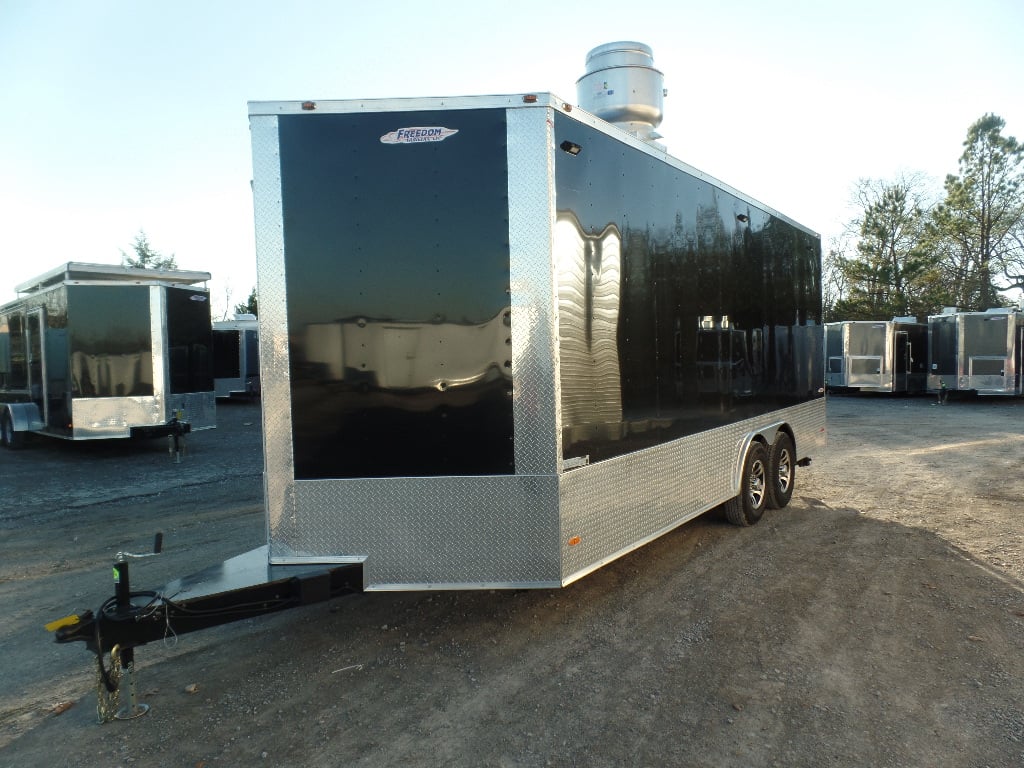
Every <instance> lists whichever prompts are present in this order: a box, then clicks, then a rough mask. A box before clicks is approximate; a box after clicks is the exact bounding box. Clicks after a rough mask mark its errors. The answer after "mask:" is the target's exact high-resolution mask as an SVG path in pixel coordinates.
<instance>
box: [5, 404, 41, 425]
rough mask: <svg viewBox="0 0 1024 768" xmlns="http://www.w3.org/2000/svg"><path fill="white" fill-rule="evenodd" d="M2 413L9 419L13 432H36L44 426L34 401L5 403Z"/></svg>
mask: <svg viewBox="0 0 1024 768" xmlns="http://www.w3.org/2000/svg"><path fill="white" fill-rule="evenodd" d="M4 413H6V414H7V417H8V418H9V419H10V420H11V426H12V427H13V429H14V431H15V432H36V431H38V430H40V429H42V428H43V427H45V426H46V425H45V424H44V423H43V416H42V414H40V413H39V406H38V405H36V404H35V403H7V404H5V405H4Z"/></svg>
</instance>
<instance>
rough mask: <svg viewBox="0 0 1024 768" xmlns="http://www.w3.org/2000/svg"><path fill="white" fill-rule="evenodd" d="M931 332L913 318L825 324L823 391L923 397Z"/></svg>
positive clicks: (925, 325) (845, 321)
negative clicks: (920, 395)
mask: <svg viewBox="0 0 1024 768" xmlns="http://www.w3.org/2000/svg"><path fill="white" fill-rule="evenodd" d="M927 349H928V326H927V324H925V323H919V322H917V320H916V319H915V318H912V317H910V318H901V317H894V318H893V319H892V320H884V321H882V320H880V321H874V320H844V321H842V322H838V323H825V359H826V365H827V366H828V367H827V369H826V371H825V386H826V387H828V389H829V390H831V391H842V390H858V391H861V392H891V393H895V394H901V393H902V394H914V393H919V392H924V391H925V387H926V384H927V380H926V377H927V360H928V352H927Z"/></svg>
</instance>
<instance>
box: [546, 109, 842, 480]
mask: <svg viewBox="0 0 1024 768" xmlns="http://www.w3.org/2000/svg"><path fill="white" fill-rule="evenodd" d="M555 130H556V139H555V144H556V146H559V147H560V146H561V145H562V144H563V143H564V142H569V144H574V145H577V146H579V147H580V151H579V153H578V154H576V155H573V154H570V153H569V152H566V151H556V208H557V211H558V216H559V218H560V219H566V220H570V221H574V222H575V224H574V226H575V227H576V229H577V231H578V233H579V237H580V239H581V240H584V241H585V240H586V239H587V238H595V237H598V236H599V234H600V233H607V232H608V231H610V230H614V231H615V232H616V236H617V238H618V239H619V240H620V241H621V265H620V276H619V280H618V283H619V291H620V294H619V297H618V306H617V310H616V308H615V307H614V306H613V304H612V303H611V302H610V300H609V299H608V297H604V298H603V299H602V302H603V304H601V306H602V307H603V311H604V312H605V313H606V314H609V313H611V312H614V311H617V315H618V316H617V334H616V336H615V338H614V340H613V343H615V344H616V345H617V353H618V375H619V377H620V391H621V421H622V423H621V424H620V425H618V428H615V425H611V424H607V425H605V426H604V427H603V428H602V427H600V426H599V425H596V424H595V423H593V422H594V421H595V418H597V419H608V418H609V414H608V411H607V409H604V410H602V408H601V406H600V405H599V404H597V403H594V404H592V407H588V406H587V404H582V406H581V404H580V403H567V402H566V399H567V393H568V392H570V390H571V389H572V388H571V386H567V385H571V382H570V381H567V378H569V377H571V376H572V375H574V372H573V371H572V370H567V369H566V367H565V365H564V363H563V370H562V392H563V414H570V415H571V414H574V413H575V414H578V415H577V416H576V417H575V418H569V419H565V421H564V423H563V452H564V454H565V456H566V457H569V456H580V455H588V456H589V457H590V460H591V461H595V460H600V459H603V458H608V457H610V456H615V455H618V454H621V453H626V452H629V451H633V450H637V449H639V448H643V447H646V446H650V445H655V444H657V443H661V442H665V441H667V440H670V439H673V438H676V437H680V436H684V435H688V434H693V433H695V432H698V431H701V430H704V429H708V428H710V427H714V426H718V425H721V424H725V423H731V422H735V421H739V420H742V419H745V418H748V417H751V416H755V415H758V414H763V413H767V412H769V411H772V410H775V409H777V408H780V407H783V406H788V405H793V404H796V403H800V402H803V401H806V400H809V399H813V398H817V397H821V396H822V393H823V386H824V382H823V375H824V374H823V371H824V368H823V358H822V344H823V329H822V326H821V288H820V286H821V245H820V240H819V239H818V238H817V237H813V236H811V235H809V234H808V233H806V232H805V231H803V230H801V229H799V228H797V227H795V226H793V225H792V224H791V223H789V222H788V221H786V220H783V219H781V218H778V217H776V216H773V215H771V214H769V213H768V212H766V211H763V210H761V209H759V208H756V207H754V206H752V205H751V204H750V203H748V202H746V201H744V200H742V199H740V198H738V197H736V196H734V195H732V194H730V193H728V192H726V191H723V190H721V189H718V188H716V187H715V186H714V185H712V184H710V183H709V182H707V181H703V180H701V179H699V178H696V177H694V176H692V175H690V174H688V173H685V172H683V171H681V170H679V169H676V168H674V167H673V166H671V165H668V164H667V163H664V162H662V161H660V160H658V159H656V158H653V157H651V156H649V155H647V154H645V153H643V152H640V151H638V150H636V149H633V148H631V147H629V146H626V145H624V144H623V143H621V142H619V141H616V140H615V139H613V138H611V137H609V136H607V135H605V134H603V133H601V132H600V131H597V130H595V129H593V128H590V127H589V126H586V125H583V124H581V123H578V122H576V121H575V120H573V119H571V118H569V117H566V116H564V115H561V114H556V120H555ZM569 144H566V146H567V147H568V146H569ZM781 164H782V161H781V160H780V165H781ZM586 247H587V248H592V246H590V245H587V246H586ZM588 253H589V252H588ZM588 258H590V256H588ZM596 274H597V272H596V271H595V270H594V269H591V270H590V271H589V272H588V277H587V281H589V280H592V279H594V276H595V275H596ZM586 301H587V300H586V299H584V303H586ZM589 306H591V307H597V306H598V304H597V303H596V300H594V301H592V302H591V304H590V305H589ZM587 311H588V310H587V309H586V307H584V311H583V314H584V315H586V314H587ZM591 311H592V310H591ZM722 318H727V322H725V323H723V321H722ZM597 319H598V318H596V317H594V316H591V317H590V319H589V320H585V324H586V323H590V324H593V323H594V322H596V320H597ZM573 320H574V321H575V320H576V318H573ZM559 336H560V338H561V339H562V343H563V358H565V357H566V351H565V349H564V345H565V343H566V342H565V340H566V339H568V338H571V336H572V333H571V330H570V329H561V330H560V333H559ZM591 343H592V344H594V349H593V350H592V354H593V357H594V359H595V360H598V359H599V357H600V354H601V353H600V351H599V350H597V348H596V341H594V340H591ZM606 368H607V366H606ZM580 391H581V389H580V388H576V390H575V392H576V393H578V392H580ZM591 391H594V392H600V393H602V394H601V396H605V391H604V390H601V389H597V388H591ZM571 396H572V397H578V396H579V395H578V394H572V395H571ZM595 414H597V416H596V417H595Z"/></svg>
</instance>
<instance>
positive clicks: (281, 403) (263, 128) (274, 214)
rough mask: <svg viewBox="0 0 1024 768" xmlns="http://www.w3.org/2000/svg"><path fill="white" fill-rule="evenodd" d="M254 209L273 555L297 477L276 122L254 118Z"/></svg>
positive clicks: (289, 510)
mask: <svg viewBox="0 0 1024 768" xmlns="http://www.w3.org/2000/svg"><path fill="white" fill-rule="evenodd" d="M249 123H250V131H251V133H252V166H253V208H254V209H255V220H256V267H257V269H256V274H257V281H258V292H259V297H260V312H259V344H260V386H261V389H262V395H261V397H262V401H263V456H264V476H263V482H264V493H265V500H264V504H265V506H266V513H267V532H268V538H269V540H270V545H271V547H270V548H271V552H272V553H273V551H274V549H275V546H276V540H277V539H278V538H279V536H280V535H281V531H282V530H283V526H284V522H285V520H286V519H288V518H293V517H294V514H295V509H294V495H293V493H292V489H291V486H292V484H293V478H294V477H295V472H294V462H293V459H292V423H291V413H292V409H291V389H290V387H289V375H288V371H289V359H288V305H287V291H286V285H285V261H284V220H283V217H284V213H283V209H282V201H281V159H280V150H279V148H278V118H277V117H276V116H253V117H250V119H249Z"/></svg>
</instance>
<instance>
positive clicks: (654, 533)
mask: <svg viewBox="0 0 1024 768" xmlns="http://www.w3.org/2000/svg"><path fill="white" fill-rule="evenodd" d="M780 422H787V423H789V424H790V426H791V427H792V428H793V432H794V436H795V438H796V440H795V442H796V450H797V455H798V456H800V457H805V456H809V455H810V454H811V453H813V452H814V451H815V450H816V449H818V448H820V447H823V446H824V439H825V433H824V427H825V399H824V398H818V399H816V400H813V401H810V402H808V403H803V404H801V405H797V406H792V407H790V408H785V409H782V410H779V411H773V412H771V413H768V414H764V415H762V416H758V417H756V418H752V419H747V420H745V421H741V422H737V423H735V424H729V425H726V426H723V427H719V428H717V429H712V430H708V431H706V432H699V433H697V434H695V435H690V436H689V437H684V438H682V439H680V440H676V441H674V442H671V443H666V444H664V445H660V446H657V447H655V448H650V449H648V450H644V451H638V452H637V453H632V454H628V455H626V456H620V457H617V458H615V459H610V460H608V461H602V462H600V463H598V464H593V465H591V466H588V467H581V468H580V469H575V470H572V471H571V472H567V473H565V474H564V475H562V477H561V481H560V485H559V497H560V503H559V506H560V508H561V522H562V531H561V539H562V557H563V582H564V583H568V582H571V581H574V580H576V579H578V578H580V577H581V576H584V575H586V574H587V573H589V572H590V571H593V570H594V569H595V568H597V567H599V566H601V565H603V564H605V563H607V562H609V561H610V560H613V559H615V558H616V557H619V556H621V555H623V554H625V553H627V552H630V551H632V550H633V549H636V548H637V547H639V546H641V545H642V544H645V543H647V542H649V541H651V540H652V539H655V538H657V537H658V536H660V535H661V534H663V533H666V532H668V531H669V530H671V529H673V528H675V527H676V526H678V525H680V524H681V523H684V522H686V521H687V520H690V519H692V518H694V517H696V516H697V515H699V514H701V513H703V512H705V511H707V510H708V509H711V508H712V507H714V506H717V505H718V504H721V503H722V502H723V501H726V500H728V499H730V498H732V497H733V496H735V495H736V494H737V492H738V490H739V488H738V480H737V477H738V473H737V472H736V471H735V470H736V468H737V467H738V465H739V462H740V460H741V459H742V455H741V451H742V450H744V449H745V447H746V445H747V444H748V442H749V438H750V437H751V436H752V435H754V434H756V433H757V432H759V431H762V430H764V431H767V432H768V433H769V435H773V434H774V432H775V425H778V424H779V423H780ZM799 482H800V481H799V474H798V475H797V483H798V484H799ZM577 536H578V537H579V543H578V544H577V545H575V546H569V545H568V542H569V541H570V539H572V538H573V537H577Z"/></svg>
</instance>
